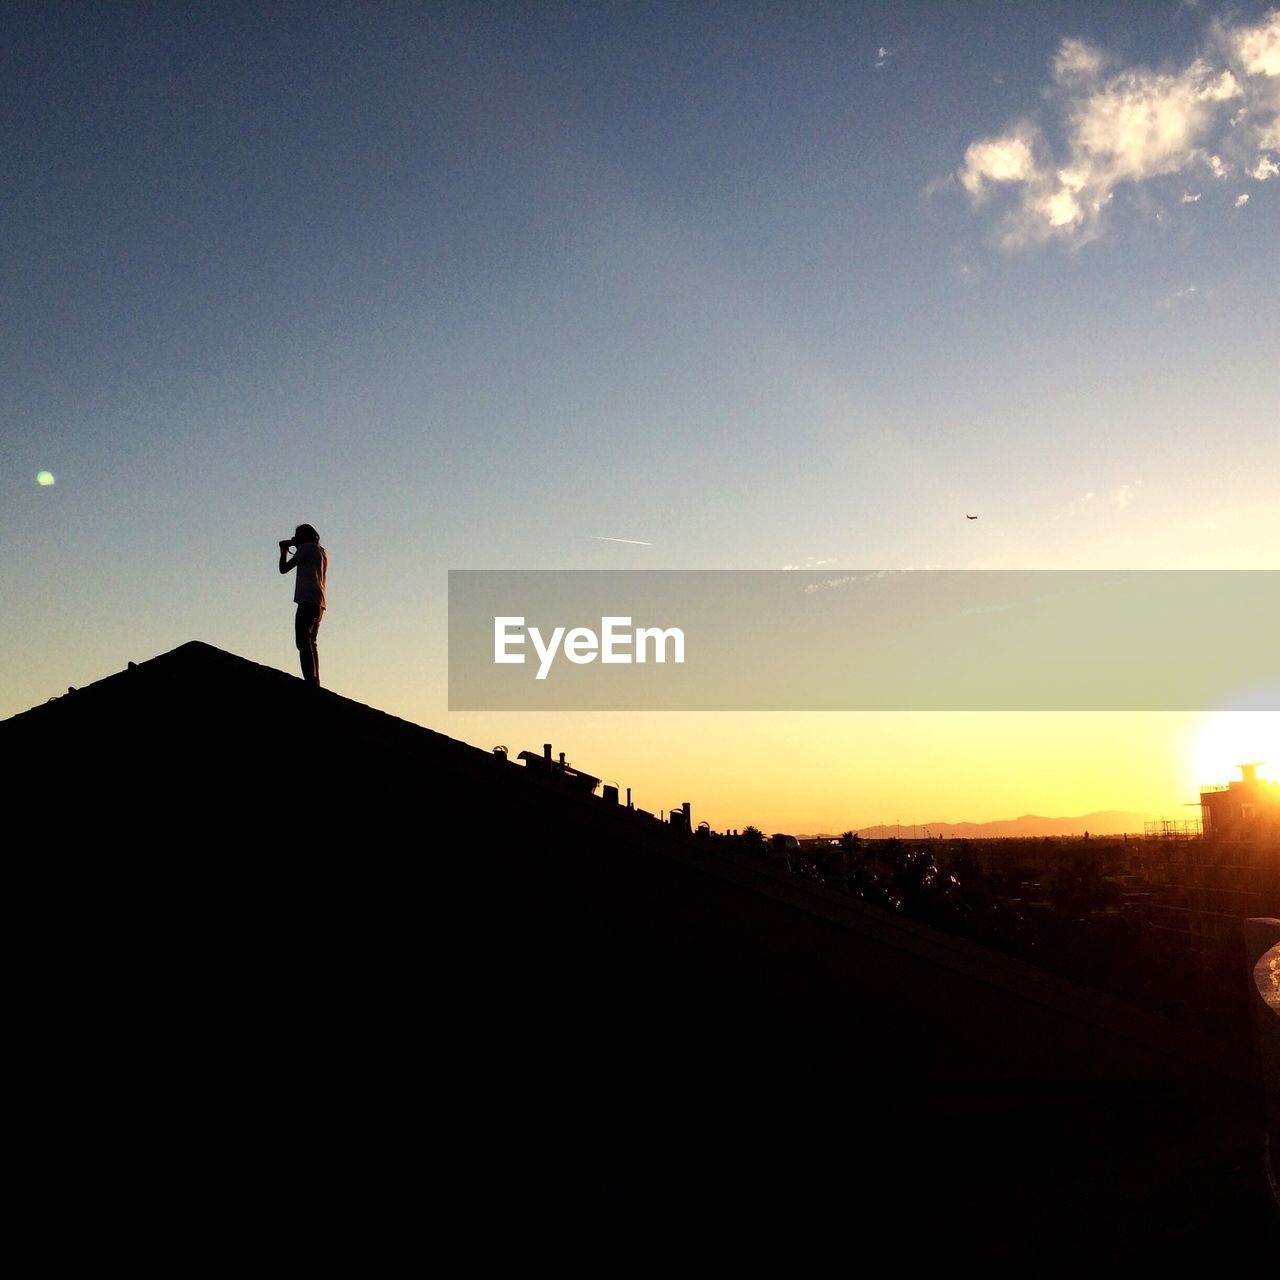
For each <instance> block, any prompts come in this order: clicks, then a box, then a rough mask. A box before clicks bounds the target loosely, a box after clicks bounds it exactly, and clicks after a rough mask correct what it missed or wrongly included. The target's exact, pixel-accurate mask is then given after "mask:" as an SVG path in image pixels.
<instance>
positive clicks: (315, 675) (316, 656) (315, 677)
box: [310, 608, 324, 684]
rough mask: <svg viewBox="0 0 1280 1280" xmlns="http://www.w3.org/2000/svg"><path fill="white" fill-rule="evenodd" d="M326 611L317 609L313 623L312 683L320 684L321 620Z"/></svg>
mask: <svg viewBox="0 0 1280 1280" xmlns="http://www.w3.org/2000/svg"><path fill="white" fill-rule="evenodd" d="M323 617H324V610H323V609H320V608H317V609H316V616H315V619H314V621H313V622H312V623H311V633H310V634H311V682H312V684H319V683H320V619H321V618H323Z"/></svg>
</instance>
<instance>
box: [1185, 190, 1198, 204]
mask: <svg viewBox="0 0 1280 1280" xmlns="http://www.w3.org/2000/svg"><path fill="white" fill-rule="evenodd" d="M1199 199H1200V193H1199V192H1198V191H1197V192H1196V193H1195V195H1192V194H1191V192H1189V191H1184V192H1183V193H1182V203H1183V204H1195V202H1196V201H1197V200H1199Z"/></svg>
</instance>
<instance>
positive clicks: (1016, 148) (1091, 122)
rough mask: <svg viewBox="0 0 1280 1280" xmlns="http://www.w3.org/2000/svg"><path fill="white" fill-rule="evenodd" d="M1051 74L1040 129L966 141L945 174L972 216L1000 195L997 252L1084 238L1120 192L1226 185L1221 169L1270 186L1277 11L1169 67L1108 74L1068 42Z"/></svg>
mask: <svg viewBox="0 0 1280 1280" xmlns="http://www.w3.org/2000/svg"><path fill="white" fill-rule="evenodd" d="M1051 71H1052V85H1051V87H1050V89H1049V91H1048V100H1049V103H1050V107H1051V113H1052V115H1053V117H1054V118H1053V120H1052V121H1051V122H1050V126H1051V127H1049V126H1046V127H1048V128H1049V131H1048V132H1046V127H1042V126H1041V125H1040V124H1039V123H1038V122H1037V121H1034V120H1032V119H1029V118H1028V119H1023V120H1019V121H1016V122H1015V123H1013V124H1011V125H1010V126H1009V127H1008V129H1006V130H1005V131H1004V132H1003V133H1001V134H999V135H997V136H994V137H987V138H978V139H975V140H974V141H973V142H971V143H970V144H969V146H968V147H967V149H966V150H965V153H964V161H963V163H962V164H961V166H960V168H959V169H958V170H957V171H956V174H955V176H956V178H957V179H958V180H959V183H960V186H961V187H962V188H963V189H964V191H965V192H966V194H967V195H968V197H969V200H970V202H971V203H972V204H973V205H974V207H978V206H981V205H983V204H984V203H985V202H987V201H988V200H989V199H990V198H991V197H993V196H1003V197H1004V203H1005V204H1006V205H1007V208H1006V211H1005V213H1004V215H1003V218H1002V221H1001V222H1000V226H999V234H998V239H999V243H1000V244H1001V246H1002V247H1004V248H1005V249H1010V250H1012V249H1020V248H1026V247H1029V246H1034V245H1040V244H1045V243H1048V242H1050V241H1055V240H1056V241H1061V242H1065V243H1069V244H1083V243H1086V242H1087V241H1089V240H1092V239H1094V238H1095V237H1096V236H1098V235H1100V234H1101V232H1102V229H1103V222H1104V217H1105V211H1106V210H1107V209H1108V207H1109V206H1110V205H1111V203H1112V201H1113V199H1114V197H1115V194H1116V192H1117V190H1118V189H1120V188H1122V187H1124V186H1126V185H1132V186H1137V185H1140V184H1142V183H1146V182H1149V181H1151V180H1153V179H1156V178H1161V177H1165V176H1169V175H1174V174H1183V173H1189V172H1194V171H1201V172H1203V171H1205V170H1207V171H1208V172H1209V173H1211V174H1212V175H1213V176H1214V177H1217V178H1225V177H1226V176H1227V175H1228V173H1229V172H1231V170H1232V164H1231V161H1234V162H1235V164H1237V165H1239V166H1240V167H1242V168H1246V169H1247V170H1248V172H1249V174H1250V176H1252V177H1257V178H1258V180H1259V181H1261V180H1262V178H1263V177H1270V176H1273V171H1272V166H1273V164H1274V162H1272V161H1271V160H1270V157H1269V156H1268V155H1267V154H1266V152H1267V149H1268V148H1270V149H1273V150H1280V9H1273V10H1271V11H1270V12H1268V13H1267V14H1266V15H1265V16H1264V17H1263V18H1262V19H1261V21H1260V22H1258V23H1257V24H1256V25H1254V26H1240V27H1230V26H1225V25H1223V24H1221V23H1215V24H1214V25H1213V26H1212V27H1211V28H1210V31H1209V36H1208V39H1207V44H1206V52H1205V53H1203V54H1202V55H1201V56H1199V57H1196V58H1194V59H1193V60H1192V61H1190V62H1189V63H1187V64H1186V65H1184V66H1183V67H1181V68H1180V69H1175V70H1160V71H1155V70H1151V69H1150V68H1147V67H1143V66H1132V67H1119V68H1116V66H1115V64H1114V60H1113V59H1112V58H1111V57H1110V56H1109V55H1108V54H1107V53H1106V52H1104V51H1103V50H1101V49H1098V48H1096V47H1094V46H1093V45H1090V44H1089V43H1087V42H1086V41H1084V40H1080V39H1076V38H1069V39H1065V40H1063V41H1062V43H1061V44H1060V45H1059V47H1058V51H1057V53H1056V54H1055V56H1054V58H1053V61H1052V67H1051ZM1224 155H1225V156H1226V157H1228V159H1224V158H1223V157H1224ZM1249 166H1252V167H1249ZM1274 173H1275V175H1280V167H1277V168H1275V170H1274ZM1259 175H1261V176H1259ZM1197 199H1199V195H1198V194H1197V195H1195V196H1189V195H1184V196H1183V203H1194V202H1195V200H1197Z"/></svg>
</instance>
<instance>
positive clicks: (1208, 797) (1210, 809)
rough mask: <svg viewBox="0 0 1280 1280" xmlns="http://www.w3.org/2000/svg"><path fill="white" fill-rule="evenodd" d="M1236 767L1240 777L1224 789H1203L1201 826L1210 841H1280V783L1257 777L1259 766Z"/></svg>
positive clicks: (1258, 762)
mask: <svg viewBox="0 0 1280 1280" xmlns="http://www.w3.org/2000/svg"><path fill="white" fill-rule="evenodd" d="M1260 763H1261V761H1254V762H1253V763H1252V764H1242V765H1237V766H1236V767H1237V768H1238V769H1239V770H1240V775H1241V776H1240V777H1239V778H1238V779H1237V780H1236V781H1234V782H1229V783H1228V784H1227V785H1226V786H1223V787H1201V788H1200V822H1201V825H1202V826H1203V828H1204V834H1205V836H1206V838H1207V839H1210V840H1216V839H1222V840H1269V839H1277V838H1280V782H1268V781H1267V780H1266V779H1265V778H1259V777H1258V765H1259V764H1260Z"/></svg>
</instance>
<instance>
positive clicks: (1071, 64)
mask: <svg viewBox="0 0 1280 1280" xmlns="http://www.w3.org/2000/svg"><path fill="white" fill-rule="evenodd" d="M1106 64H1107V56H1106V54H1104V53H1103V52H1102V50H1101V49H1095V48H1094V47H1093V46H1092V45H1090V44H1086V43H1085V41H1083V40H1072V39H1066V40H1064V41H1063V42H1062V44H1061V45H1060V46H1059V48H1058V52H1057V54H1056V55H1055V56H1054V59H1053V78H1054V79H1055V80H1057V81H1058V82H1059V83H1060V84H1065V83H1069V82H1071V81H1078V80H1093V79H1095V78H1096V77H1097V76H1098V75H1099V74H1101V72H1102V69H1103V68H1104V67H1105V66H1106Z"/></svg>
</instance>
